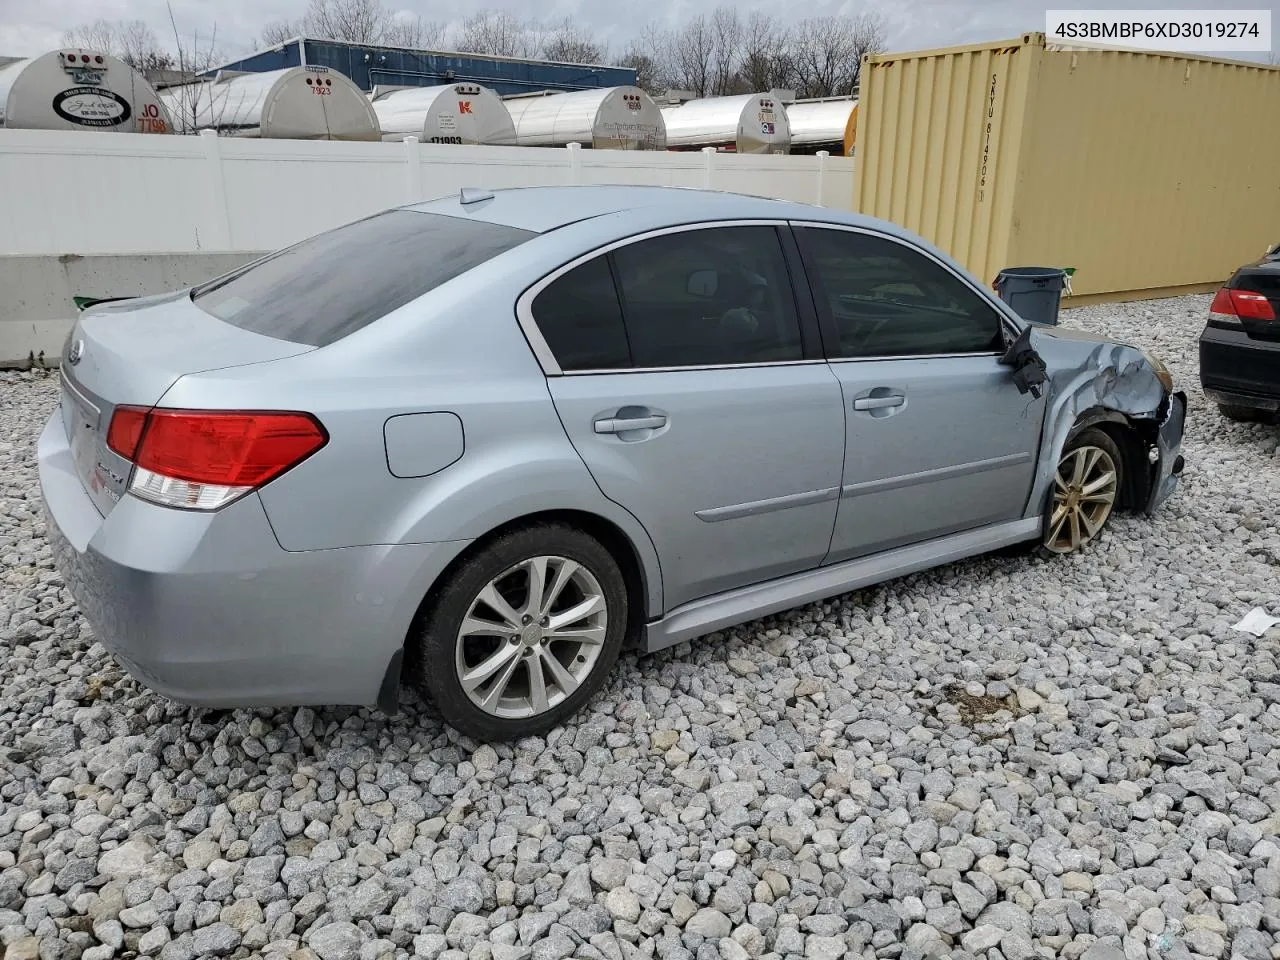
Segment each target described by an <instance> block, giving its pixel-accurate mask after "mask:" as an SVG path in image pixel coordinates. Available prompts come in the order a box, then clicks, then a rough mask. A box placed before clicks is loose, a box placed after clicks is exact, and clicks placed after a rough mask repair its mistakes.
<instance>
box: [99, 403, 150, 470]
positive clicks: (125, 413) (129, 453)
mask: <svg viewBox="0 0 1280 960" xmlns="http://www.w3.org/2000/svg"><path fill="white" fill-rule="evenodd" d="M149 410H150V408H149V407H116V411H115V413H113V414H112V415H111V426H110V427H108V428H107V446H108V447H110V448H111V449H112V450H114V451H115V452H116V453H118V454H120V456H122V457H124V458H125V459H126V460H132V459H133V455H134V454H135V453H137V452H138V441H139V440H141V439H142V428H143V427H145V426H146V425H147V413H148V412H149Z"/></svg>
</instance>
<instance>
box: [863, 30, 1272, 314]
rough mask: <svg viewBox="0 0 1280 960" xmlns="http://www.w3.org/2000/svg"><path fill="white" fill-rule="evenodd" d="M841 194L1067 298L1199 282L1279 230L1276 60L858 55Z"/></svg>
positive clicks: (1008, 50) (1111, 53)
mask: <svg viewBox="0 0 1280 960" xmlns="http://www.w3.org/2000/svg"><path fill="white" fill-rule="evenodd" d="M861 85H862V90H861V101H860V103H859V108H858V121H857V144H858V146H857V150H858V162H857V164H855V167H854V178H855V182H854V203H855V206H856V207H857V209H859V210H860V211H862V212H864V213H867V214H871V215H873V216H877V217H883V218H885V219H888V220H893V221H895V222H897V223H900V224H902V225H903V226H905V227H908V228H909V229H911V230H914V231H916V232H918V233H920V234H922V235H924V236H925V237H927V238H928V239H930V240H932V241H933V242H934V243H936V244H937V245H938V246H940V247H942V248H943V249H944V250H947V251H948V252H950V253H951V254H952V255H954V256H955V257H957V258H958V259H959V260H960V261H961V262H963V263H964V264H965V265H966V266H967V267H968V268H969V269H970V270H972V271H973V272H975V273H977V274H978V275H979V276H981V277H982V278H983V279H984V280H988V281H989V280H992V279H994V277H995V275H996V273H997V272H998V271H999V270H1000V269H1001V268H1002V267H1006V266H1051V267H1053V266H1056V267H1074V268H1075V274H1074V276H1073V277H1072V288H1073V292H1074V296H1073V297H1072V299H1071V300H1069V301H1068V303H1086V302H1090V301H1094V300H1108V299H1133V298H1139V297H1154V296H1163V295H1172V294H1176V293H1190V292H1196V291H1200V290H1208V289H1212V288H1213V287H1214V286H1216V285H1217V284H1219V283H1221V282H1222V280H1224V279H1225V278H1226V277H1227V276H1228V275H1229V274H1230V273H1231V272H1232V270H1234V269H1235V267H1236V266H1238V265H1239V264H1240V263H1242V262H1245V261H1248V260H1252V259H1254V258H1256V257H1257V256H1259V255H1260V254H1261V253H1262V252H1263V250H1264V249H1265V248H1266V246H1267V245H1268V244H1269V243H1274V242H1275V239H1276V225H1277V224H1280V173H1277V161H1276V157H1277V156H1280V68H1276V67H1269V66H1265V65H1263V64H1259V63H1252V62H1242V61H1230V60H1220V59H1213V58H1208V57H1197V56H1189V55H1183V54H1173V53H1157V52H1150V51H1130V50H1119V49H1096V48H1095V49H1085V48H1081V47H1065V46H1061V45H1055V44H1048V43H1047V42H1046V38H1045V36H1044V34H1041V33H1028V34H1024V35H1023V36H1022V37H1019V38H1017V39H1014V40H1008V41H1003V42H1000V43H993V44H979V45H973V46H966V47H952V48H947V49H941V50H927V51H922V52H917V53H905V54H883V55H875V56H870V57H868V58H866V59H865V60H864V62H863V68H862V79H861Z"/></svg>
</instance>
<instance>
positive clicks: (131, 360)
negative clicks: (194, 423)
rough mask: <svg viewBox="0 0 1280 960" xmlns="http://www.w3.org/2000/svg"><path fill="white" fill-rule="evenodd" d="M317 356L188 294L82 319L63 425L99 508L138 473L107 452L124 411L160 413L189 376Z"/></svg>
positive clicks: (64, 362) (66, 385)
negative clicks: (227, 318)
mask: <svg viewBox="0 0 1280 960" xmlns="http://www.w3.org/2000/svg"><path fill="white" fill-rule="evenodd" d="M314 349H315V347H312V346H308V345H306V344H300V343H290V342H288V341H285V340H276V339H274V338H272V337H267V336H263V335H262V334H258V333H251V332H249V331H247V330H242V329H240V328H239V327H234V326H232V325H231V324H228V323H224V322H223V321H221V320H219V319H217V318H216V317H213V316H211V315H210V314H208V313H206V312H205V311H204V310H202V309H200V308H199V307H197V306H196V305H195V304H194V303H192V302H191V297H190V295H189V293H188V291H182V292H180V293H169V294H162V295H160V296H154V297H141V298H138V299H135V300H122V301H116V302H112V303H104V304H100V305H98V306H94V307H91V308H90V309H89V310H87V311H86V312H84V313H83V314H81V315H80V317H79V319H78V320H77V321H76V324H75V326H74V327H73V328H72V330H71V335H70V336H69V337H68V338H67V344H66V347H65V348H64V350H63V353H62V359H61V372H62V398H61V402H62V423H63V426H64V427H65V428H66V431H67V439H68V441H69V442H70V444H71V453H72V457H73V459H74V460H75V463H76V470H77V472H78V473H79V475H80V479H81V481H82V482H83V483H84V485H85V489H86V490H87V491H88V493H89V496H90V498H91V499H92V500H93V502H94V505H95V506H96V507H97V508H98V510H99V511H100V512H101V513H102V514H103V515H104V516H105V515H106V514H107V513H109V512H110V511H111V508H112V507H113V506H114V505H115V504H116V503H117V502H118V501H119V499H120V497H122V496H123V495H124V492H125V490H126V488H127V487H128V482H129V474H130V471H131V470H132V464H130V463H129V461H127V460H125V459H124V458H123V457H120V456H118V455H117V454H115V453H114V452H112V451H111V450H110V449H109V448H108V447H107V430H108V428H109V427H110V425H111V416H112V414H113V413H114V412H115V408H116V407H117V406H120V405H122V404H129V405H137V406H145V407H151V406H155V405H156V404H157V403H159V402H160V400H161V398H162V397H163V396H164V395H165V393H166V392H168V390H169V388H170V387H171V386H173V384H174V383H175V382H177V380H178V379H179V378H180V377H183V376H185V375H187V374H190V373H201V372H204V371H208V370H218V369H223V368H226V367H236V366H244V365H246V364H252V363H263V362H267V361H271V360H282V359H284V358H286V357H292V356H297V355H298V354H302V353H307V352H309V351H311V350H314Z"/></svg>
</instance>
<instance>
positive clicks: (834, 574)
mask: <svg viewBox="0 0 1280 960" xmlns="http://www.w3.org/2000/svg"><path fill="white" fill-rule="evenodd" d="M1040 524H1041V518H1040V517H1031V518H1030V519H1023V520H1014V521H1012V522H1009V523H998V524H992V525H991V526H987V527H979V528H978V529H976V530H966V531H965V532H964V533H957V534H952V535H951V536H949V537H943V538H942V539H940V540H930V541H928V542H926V543H916V544H912V545H911V546H907V547H899V548H897V549H895V550H886V551H885V552H884V553H878V554H875V555H873V556H870V557H859V558H857V559H854V560H846V561H844V562H843V563H837V564H833V565H832V566H829V567H819V568H817V569H816V570H807V571H805V572H804V573H794V574H791V575H790V576H787V577H782V578H780V579H778V580H770V581H768V582H767V583H760V584H756V585H754V586H750V587H739V588H738V589H735V590H730V591H727V592H725V593H721V594H717V595H716V596H713V597H704V598H703V599H701V600H694V601H692V602H691V603H686V604H684V605H683V606H680V607H677V608H676V609H675V610H672V611H671V612H670V613H669V614H667V615H666V616H665V617H663V618H662V619H661V620H655V621H654V622H652V623H650V624H647V625H646V627H645V650H646V651H647V652H649V653H653V652H654V651H657V650H662V649H664V648H666V647H670V646H674V645H675V644H677V643H682V642H684V641H685V640H692V639H693V638H694V637H700V636H703V635H704V634H708V633H714V632H715V631H716V630H721V629H723V628H725V627H729V626H733V625H734V624H739V623H744V622H746V621H748V620H754V619H756V618H757V617H764V616H768V615H769V614H771V613H778V612H779V611H781V610H790V609H791V608H792V607H799V606H803V605H804V604H806V603H813V602H814V601H815V600H825V599H826V598H827V597H834V596H838V595H839V594H842V593H848V592H849V591H850V590H857V589H860V588H862V587H868V586H871V585H872V584H876V583H883V582H884V581H885V580H892V579H893V578H895V577H902V576H906V575H907V574H909V573H916V572H917V571H920V570H927V569H929V568H930V567H936V566H940V565H942V564H944V563H952V562H954V561H956V560H963V559H964V558H965V557H973V556H977V555H978V554H982V553H987V552H989V551H991V550H998V549H1000V548H1001V547H1008V546H1012V545H1013V544H1015V543H1022V542H1024V541H1026V540H1033V539H1035V538H1036V537H1037V536H1039V534H1040Z"/></svg>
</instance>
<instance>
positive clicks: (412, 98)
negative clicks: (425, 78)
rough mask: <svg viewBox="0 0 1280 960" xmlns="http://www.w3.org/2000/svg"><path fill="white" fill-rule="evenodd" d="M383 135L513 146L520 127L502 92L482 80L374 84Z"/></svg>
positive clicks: (374, 101)
mask: <svg viewBox="0 0 1280 960" xmlns="http://www.w3.org/2000/svg"><path fill="white" fill-rule="evenodd" d="M370 102H371V103H372V104H373V111H374V113H376V114H377V115H378V125H379V126H380V127H381V128H382V139H383V140H403V139H404V138H405V137H407V136H414V137H418V138H419V139H420V140H421V141H422V142H423V143H486V144H499V145H505V146H510V145H512V144H514V143H515V139H516V128H515V124H513V123H512V122H511V113H510V111H509V110H507V105H506V104H505V103H503V102H502V98H501V97H499V96H498V95H497V94H496V93H494V92H493V91H492V90H490V89H489V88H488V87H484V86H481V85H480V84H478V83H449V84H442V85H441V86H438V87H392V88H390V89H384V88H383V87H380V86H379V87H374V88H373V93H372V94H370Z"/></svg>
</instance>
